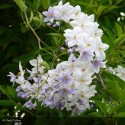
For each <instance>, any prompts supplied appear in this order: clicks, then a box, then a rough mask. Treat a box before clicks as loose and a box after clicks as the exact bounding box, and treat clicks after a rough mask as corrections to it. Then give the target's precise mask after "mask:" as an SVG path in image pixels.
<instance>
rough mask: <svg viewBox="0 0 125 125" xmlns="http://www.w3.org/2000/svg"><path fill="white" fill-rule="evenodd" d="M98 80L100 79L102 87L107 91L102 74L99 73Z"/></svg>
mask: <svg viewBox="0 0 125 125" xmlns="http://www.w3.org/2000/svg"><path fill="white" fill-rule="evenodd" d="M98 78H99V80H100V83H101V85H102V87H103V88H104V89H106V86H105V84H104V81H103V79H102V77H101V75H100V73H98Z"/></svg>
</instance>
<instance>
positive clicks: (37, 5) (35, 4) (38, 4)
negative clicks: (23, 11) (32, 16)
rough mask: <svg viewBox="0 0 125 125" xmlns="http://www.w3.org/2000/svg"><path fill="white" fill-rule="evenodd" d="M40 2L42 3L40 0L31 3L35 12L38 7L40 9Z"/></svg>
mask: <svg viewBox="0 0 125 125" xmlns="http://www.w3.org/2000/svg"><path fill="white" fill-rule="evenodd" d="M41 1H42V0H34V1H33V6H34V8H35V9H36V10H38V9H39V7H40V5H41Z"/></svg>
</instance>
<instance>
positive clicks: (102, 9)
mask: <svg viewBox="0 0 125 125" xmlns="http://www.w3.org/2000/svg"><path fill="white" fill-rule="evenodd" d="M106 8H107V6H104V5H101V6H99V8H98V9H97V15H100V14H101V13H102V12H103V11H104V10H105V9H106Z"/></svg>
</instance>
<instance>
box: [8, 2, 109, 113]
mask: <svg viewBox="0 0 125 125" xmlns="http://www.w3.org/2000/svg"><path fill="white" fill-rule="evenodd" d="M43 14H44V15H45V19H44V21H45V22H46V23H47V25H52V24H53V26H54V27H56V26H59V25H60V21H61V20H62V21H64V22H66V23H69V24H70V25H71V26H72V29H66V30H65V31H64V32H65V33H64V36H65V42H66V45H67V46H68V53H69V54H70V55H69V58H68V60H67V61H63V62H61V63H59V64H57V66H56V68H55V69H50V70H48V71H47V72H45V68H46V67H45V66H44V65H42V64H43V62H44V61H43V59H42V58H41V56H40V55H39V56H38V57H37V59H33V60H31V61H30V64H31V65H32V66H33V68H32V69H31V70H28V69H27V70H25V71H24V70H23V69H22V66H21V64H19V69H20V73H18V75H17V76H15V75H14V74H13V73H11V72H10V75H8V76H10V77H11V80H10V81H11V82H13V83H15V82H16V83H18V87H17V89H16V91H17V92H18V96H20V97H22V98H28V99H29V101H28V102H26V103H25V104H24V106H26V107H28V108H30V109H32V108H35V107H36V105H37V104H36V102H35V99H37V100H38V101H41V102H42V105H44V106H49V107H50V108H51V109H52V108H56V109H60V110H63V109H64V108H65V109H66V110H67V111H69V110H71V111H72V113H73V114H80V113H82V112H83V111H84V110H86V109H87V108H90V104H89V102H90V98H91V97H92V96H94V95H95V94H96V90H95V85H90V84H91V82H92V80H93V78H94V74H95V73H98V72H99V71H100V68H105V67H106V66H105V63H106V61H105V62H104V60H105V50H107V49H108V47H109V46H108V45H107V44H105V43H103V42H102V41H101V36H102V34H103V32H102V30H101V29H99V28H98V26H99V24H98V23H97V22H94V15H90V16H88V15H87V14H84V13H83V12H81V8H80V6H75V7H73V6H71V5H70V4H69V3H65V4H64V5H63V4H62V1H60V2H59V4H58V5H57V6H54V7H51V6H50V7H49V9H48V11H44V12H43ZM26 72H28V73H29V76H26V75H25V74H26ZM24 75H25V77H24Z"/></svg>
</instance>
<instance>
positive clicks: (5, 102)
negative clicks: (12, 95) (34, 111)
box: [0, 100, 15, 106]
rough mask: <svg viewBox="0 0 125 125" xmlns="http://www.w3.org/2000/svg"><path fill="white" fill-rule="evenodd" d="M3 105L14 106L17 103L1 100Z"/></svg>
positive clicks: (0, 103)
mask: <svg viewBox="0 0 125 125" xmlns="http://www.w3.org/2000/svg"><path fill="white" fill-rule="evenodd" d="M0 105H1V106H14V105H15V104H14V103H13V102H12V101H10V100H0Z"/></svg>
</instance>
